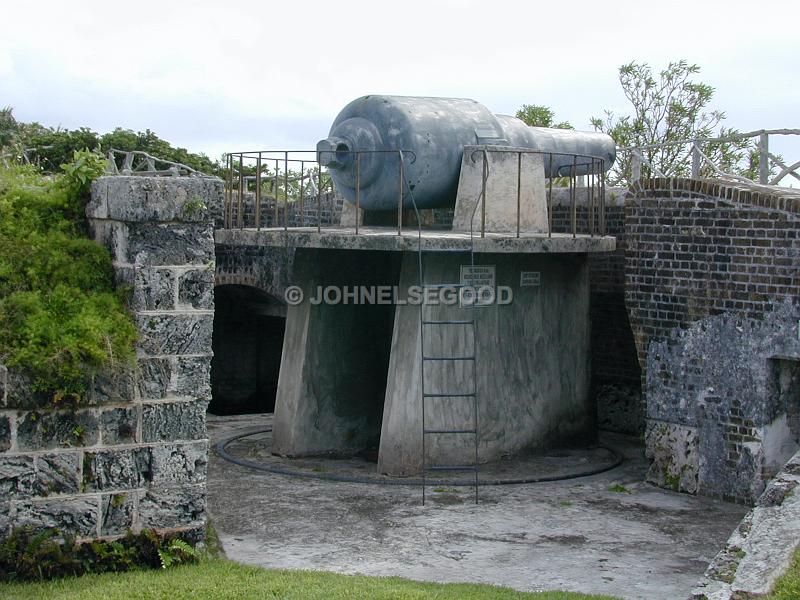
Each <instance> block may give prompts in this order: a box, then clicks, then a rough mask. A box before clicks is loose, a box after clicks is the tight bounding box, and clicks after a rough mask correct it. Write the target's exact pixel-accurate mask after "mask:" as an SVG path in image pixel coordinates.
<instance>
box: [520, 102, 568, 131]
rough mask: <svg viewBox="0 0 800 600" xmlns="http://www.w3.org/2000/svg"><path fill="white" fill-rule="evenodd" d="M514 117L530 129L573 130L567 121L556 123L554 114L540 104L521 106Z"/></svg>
mask: <svg viewBox="0 0 800 600" xmlns="http://www.w3.org/2000/svg"><path fill="white" fill-rule="evenodd" d="M516 117H517V118H518V119H521V120H522V121H524V122H525V124H526V125H530V126H531V127H553V128H555V129H575V128H574V127H573V126H572V125H570V124H569V122H568V121H561V122H560V123H559V122H556V114H555V112H553V110H552V109H551V108H549V107H547V106H542V105H541V104H523V105H522V106H521V107H520V109H519V110H518V111H517V114H516Z"/></svg>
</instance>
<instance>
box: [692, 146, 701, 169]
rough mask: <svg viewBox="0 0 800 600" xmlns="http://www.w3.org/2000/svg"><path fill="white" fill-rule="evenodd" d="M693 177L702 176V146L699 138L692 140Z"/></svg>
mask: <svg viewBox="0 0 800 600" xmlns="http://www.w3.org/2000/svg"><path fill="white" fill-rule="evenodd" d="M692 177H700V148H699V147H698V146H697V140H694V141H693V142H692Z"/></svg>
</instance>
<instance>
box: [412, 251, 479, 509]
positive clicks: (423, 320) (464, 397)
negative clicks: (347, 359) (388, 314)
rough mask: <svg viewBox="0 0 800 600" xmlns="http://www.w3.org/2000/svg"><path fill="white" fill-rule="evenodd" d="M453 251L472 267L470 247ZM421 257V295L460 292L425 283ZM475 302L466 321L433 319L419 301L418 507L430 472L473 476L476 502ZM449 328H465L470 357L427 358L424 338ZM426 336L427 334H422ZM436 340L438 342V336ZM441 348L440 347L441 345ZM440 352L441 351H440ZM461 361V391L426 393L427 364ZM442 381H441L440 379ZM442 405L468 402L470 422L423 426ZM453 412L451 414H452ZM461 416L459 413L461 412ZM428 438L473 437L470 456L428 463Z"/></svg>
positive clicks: (442, 356)
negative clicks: (435, 407)
mask: <svg viewBox="0 0 800 600" xmlns="http://www.w3.org/2000/svg"><path fill="white" fill-rule="evenodd" d="M428 252H431V253H433V254H438V253H440V252H452V251H451V250H433V251H428ZM456 252H460V253H464V254H466V253H469V255H470V265H471V266H474V264H475V255H474V252H473V249H472V247H470V250H458V251H456ZM423 269H424V258H423V251H422V249H420V253H419V273H420V287H421V288H422V290H423V292H424V293H427V290H430V289H439V290H441V289H443V288H455V289H456V290H458V292H459V293H461V290H463V289H464V288H465V287H466V285H464V284H462V283H461V282H460V281H459V283H457V284H456V283H454V284H448V283H425V276H424V270H423ZM475 301H476V299H473V302H472V303H471V304H470V307H469V309H468V310H469V313H470V318H468V319H441V318H437V319H433V318H430V316H429V315H428V314H427V313H428V310H429V308H430V307H429V306H428V305H427V304H426V303H425V302H422V303H421V304H420V336H419V337H420V355H421V366H420V379H421V382H420V385H421V388H422V504H423V505H424V504H425V499H426V487H427V484H428V481H427V477H428V475H429V474H431V473H437V474H439V473H443V472H471V473H473V474H474V486H475V503H476V504H477V502H478V439H479V433H478V431H479V430H478V389H477V373H476V362H477V361H476V359H477V356H476V352H477V346H476V343H477V336H476V335H475ZM450 327H465V328H467V330H468V333H467V335H466V338H467V339H468V340H471V350H470V354H458V353H456V352H455V350H456V349H455V348H453V349H451V350H452V353H443V354H441V355H439V354H437V355H430V354H428V353H427V352H430V350H428V349H426V348H427V346H426V344H425V341H426V339H436V336H435V333H434V332H441V331H442V330H443V329H445V328H450ZM426 334H427V335H426ZM438 339H442V338H441V336H439V338H438ZM440 346H441V347H443V346H444V345H443V344H441V345H440ZM442 349H443V348H442ZM456 361H458V362H461V363H469V364H470V367H469V368H467V369H466V370H465V371H466V373H468V374H469V375H468V377H467V378H466V381H461V382H459V387H461V386H463V387H464V388H465V389H453V390H446V391H436V392H432V391H429V390H430V388H428V387H427V386H426V379H427V378H426V374H427V371H426V366H427V365H431V364H433V363H443V362H456ZM442 379H445V378H444V377H442ZM449 385H453V382H450V383H449ZM442 402H450V403H463V402H468V403H471V406H470V408H471V410H470V413H471V416H472V423H471V424H468V425H467V426H465V427H463V428H441V427H429V426H428V424H427V418H426V415H427V408H428V404H429V403H442ZM454 412H455V411H454ZM462 413H463V411H462ZM429 436H448V437H452V436H472V438H473V442H474V443H473V448H472V449H473V450H474V452H473V453H470V456H469V457H468V458H466V459H465V460H464V461H460V462H459V464H450V465H444V464H431V462H434V463H435V462H436V461H432V460H431V458H432V457H430V456H429V455H428V444H427V443H426V442H427V439H428V437H429Z"/></svg>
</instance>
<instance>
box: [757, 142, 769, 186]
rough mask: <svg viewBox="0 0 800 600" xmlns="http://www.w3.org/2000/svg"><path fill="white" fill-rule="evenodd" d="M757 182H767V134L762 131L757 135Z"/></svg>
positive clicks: (764, 183)
mask: <svg viewBox="0 0 800 600" xmlns="http://www.w3.org/2000/svg"><path fill="white" fill-rule="evenodd" d="M758 183H760V184H761V185H767V183H769V135H768V134H767V133H762V134H761V135H759V136H758Z"/></svg>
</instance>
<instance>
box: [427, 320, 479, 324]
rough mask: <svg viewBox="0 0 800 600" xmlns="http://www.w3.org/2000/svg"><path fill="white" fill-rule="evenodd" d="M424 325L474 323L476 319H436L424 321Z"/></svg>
mask: <svg viewBox="0 0 800 600" xmlns="http://www.w3.org/2000/svg"><path fill="white" fill-rule="evenodd" d="M422 324H423V325H474V324H475V321H474V320H472V319H467V320H457V321H448V320H435V321H425V320H423V321H422Z"/></svg>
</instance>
